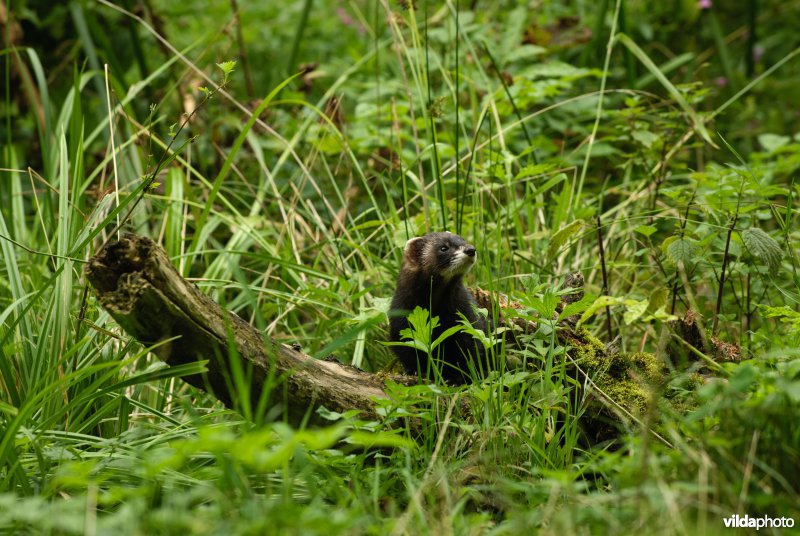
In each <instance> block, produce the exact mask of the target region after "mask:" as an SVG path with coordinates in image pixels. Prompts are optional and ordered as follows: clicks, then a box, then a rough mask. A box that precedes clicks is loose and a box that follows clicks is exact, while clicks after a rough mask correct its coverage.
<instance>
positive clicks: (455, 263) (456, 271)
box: [442, 246, 475, 281]
mask: <svg viewBox="0 0 800 536" xmlns="http://www.w3.org/2000/svg"><path fill="white" fill-rule="evenodd" d="M464 249H465V248H464V246H460V247H459V248H458V249H457V250H456V251H455V253H453V258H452V260H451V261H450V264H449V265H448V266H447V268H445V269H444V270H442V279H444V280H445V281H450V280H451V279H452V278H453V277H455V276H458V275H464V274H465V273H467V272H468V271H469V269H470V268H472V265H473V264H475V256H472V257H470V256H469V255H467V254H466V253H464Z"/></svg>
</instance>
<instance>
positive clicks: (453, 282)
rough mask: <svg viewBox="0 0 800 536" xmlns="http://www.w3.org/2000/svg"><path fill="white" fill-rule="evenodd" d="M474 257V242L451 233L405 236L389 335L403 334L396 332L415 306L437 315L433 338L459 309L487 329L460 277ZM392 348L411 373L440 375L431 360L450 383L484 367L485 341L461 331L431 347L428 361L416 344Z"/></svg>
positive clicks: (397, 337)
mask: <svg viewBox="0 0 800 536" xmlns="http://www.w3.org/2000/svg"><path fill="white" fill-rule="evenodd" d="M475 258H476V252H475V248H474V247H473V246H471V245H470V244H468V243H467V242H466V241H465V240H464V239H463V238H461V237H460V236H458V235H454V234H451V233H430V234H427V235H425V236H423V237H419V238H412V239H411V240H409V241H408V243H407V244H406V248H405V252H404V254H403V266H402V268H401V269H400V276H399V277H398V280H397V289H396V290H395V294H394V298H393V299H392V306H391V312H390V336H391V340H392V341H394V342H398V341H400V340H401V336H400V332H401V331H402V330H404V329H406V328H408V327H409V324H408V319H407V315H408V313H410V312H411V311H413V310H414V308H415V307H421V308H423V309H427V310H428V311H430V317H431V318H432V317H434V316H438V317H439V325H438V326H437V327H436V328H435V329H434V331H433V335H432V337H431V340H432V341H434V340H436V338H437V337H438V336H439V335H440V334H441V333H442V332H443V331H445V330H447V329H448V328H450V327H452V326H454V325H456V324H458V323H460V320H461V318H460V316H459V313H462V314H463V315H464V316H465V317H466V318H467V319H468V320H469V322H470V323H471V324H472V325H473V326H474V327H475V328H477V329H480V330H482V331H484V332H486V321H485V319H484V318H483V317H482V316H480V315H478V314H477V313H476V312H475V309H474V307H475V299H474V298H473V297H472V294H471V293H470V292H469V291H468V290H467V289H466V288H465V287H464V282H463V278H464V274H466V273H467V271H469V269H470V268H471V267H472V265H473V264H474V262H475ZM392 348H393V349H394V352H395V354H396V355H397V357H398V358H399V359H400V361H401V362H402V364H403V366H404V367H405V369H406V372H407V373H409V374H420V375H421V376H423V377H434V378H435V377H438V375H436V374H435V373H434V371H433V368H434V366H435V367H436V368H437V369H438V370H439V371H440V372H441V377H442V378H443V379H444V380H445V381H447V382H448V383H466V382H467V381H469V379H470V377H471V376H470V369H471V368H473V369H475V370H477V371H478V373H479V374H480V373H481V372H484V373H485V371H486V363H485V351H484V349H483V346H482V345H481V343H480V342H479V341H477V340H475V339H474V338H473V337H472V335H470V334H469V333H465V332H463V331H462V332H458V333H455V334H453V335H451V336H450V337H448V338H447V339H445V341H444V342H443V343H442V344H441V345H439V346H438V347H437V348H436V349H435V350H434V355H433V357H434V361H433V363H431V362H429V359H428V355H427V354H425V353H424V352H421V351H417V350H415V349H414V348H408V347H404V346H393V347H392ZM470 364H471V365H472V366H470Z"/></svg>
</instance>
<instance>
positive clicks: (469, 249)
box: [464, 246, 475, 257]
mask: <svg viewBox="0 0 800 536" xmlns="http://www.w3.org/2000/svg"><path fill="white" fill-rule="evenodd" d="M464 253H466V254H467V255H469V256H470V257H474V256H475V248H474V247H472V246H469V247H467V248H464Z"/></svg>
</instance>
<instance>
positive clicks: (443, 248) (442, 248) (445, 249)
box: [439, 246, 450, 251]
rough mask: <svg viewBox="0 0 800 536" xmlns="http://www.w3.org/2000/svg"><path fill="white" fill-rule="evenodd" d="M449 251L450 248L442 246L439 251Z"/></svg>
mask: <svg viewBox="0 0 800 536" xmlns="http://www.w3.org/2000/svg"><path fill="white" fill-rule="evenodd" d="M448 249H450V248H448V247H447V246H442V247H440V248H439V251H447V250H448Z"/></svg>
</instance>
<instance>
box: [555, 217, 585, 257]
mask: <svg viewBox="0 0 800 536" xmlns="http://www.w3.org/2000/svg"><path fill="white" fill-rule="evenodd" d="M583 223H584V222H583V220H575V221H573V222H571V223H569V224H567V225H566V226H564V227H562V228H561V229H559V230H558V231H556V233H555V234H553V236H551V237H550V244H549V245H548V246H547V258H548V259H552V258H553V257H554V256H555V255H556V253H558V250H559V249H561V246H563V245H564V244H566V243H567V240H569V239H570V237H571V236H573V235H574V234H575V233H577V232H578V231H580V230H581V229H582V228H583Z"/></svg>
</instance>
